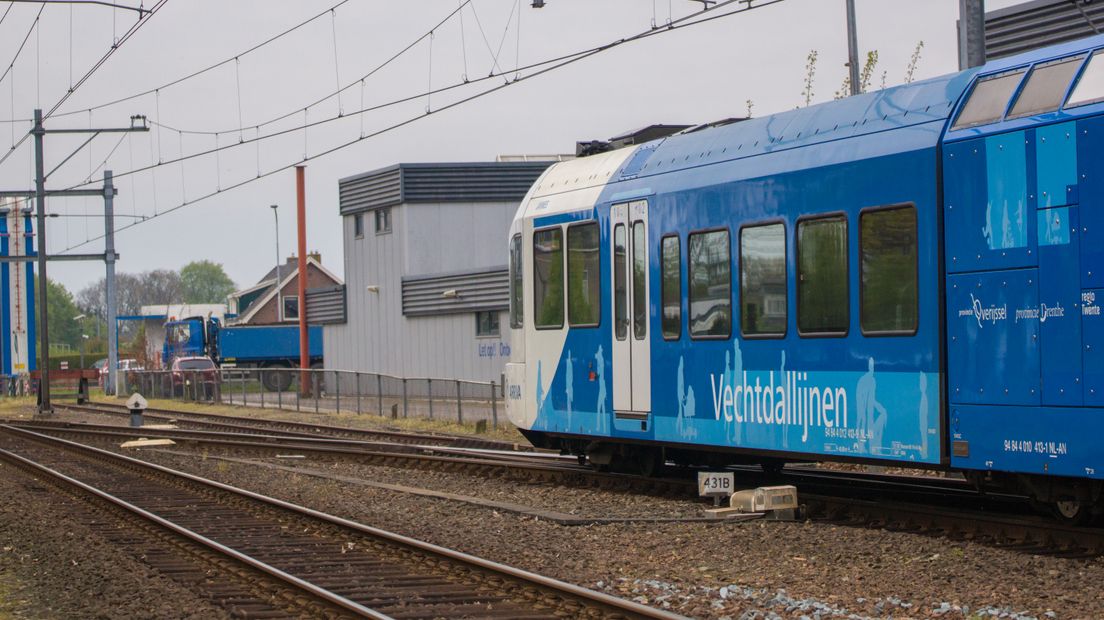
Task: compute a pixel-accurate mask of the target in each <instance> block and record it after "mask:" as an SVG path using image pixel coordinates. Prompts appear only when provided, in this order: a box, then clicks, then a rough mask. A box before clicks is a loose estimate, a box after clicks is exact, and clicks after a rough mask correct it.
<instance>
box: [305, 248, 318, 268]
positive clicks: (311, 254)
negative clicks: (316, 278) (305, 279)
mask: <svg viewBox="0 0 1104 620" xmlns="http://www.w3.org/2000/svg"><path fill="white" fill-rule="evenodd" d="M307 257H308V258H313V259H314V260H315V261H316V262H317V263H318V264H319V265H321V264H322V253H321V252H319V251H318V250H312V251H311V252H309V253H308V254H307Z"/></svg>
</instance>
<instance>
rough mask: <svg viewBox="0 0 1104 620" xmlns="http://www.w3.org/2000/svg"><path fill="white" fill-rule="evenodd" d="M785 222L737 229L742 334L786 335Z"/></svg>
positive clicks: (761, 335)
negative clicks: (738, 232) (738, 231)
mask: <svg viewBox="0 0 1104 620" xmlns="http://www.w3.org/2000/svg"><path fill="white" fill-rule="evenodd" d="M786 298H787V291H786V225H785V224H782V223H781V222H778V223H774V224H758V225H755V226H745V227H744V228H743V229H741V230H740V328H741V332H742V333H743V335H744V336H751V337H756V336H758V337H766V338H781V337H782V336H785V335H786V321H787V314H788V309H787V307H786Z"/></svg>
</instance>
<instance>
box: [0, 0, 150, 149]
mask: <svg viewBox="0 0 1104 620" xmlns="http://www.w3.org/2000/svg"><path fill="white" fill-rule="evenodd" d="M167 2H168V0H158V2H157V3H156V4H155V5H154V6H153V7H151V8H149V9H146V12H145V13H142V14H141V16H140V17H139V18H138V21H136V22H135V23H134V24H133V25H132V26H131V27H130V29H128V30H127V31H126V32H125V33H124V34H123V36H122V37H121V38H120V39H119V40H118V41H116V43H115V44H114V45H112V46H111V48H110V49H108V50H107V52H106V53H105V54H104V55H103V56H101V57H100V58H99V60H97V61H96V63H95V64H93V65H92V67H91V68H90V69H88V71H86V72H85V74H84V75H83V76H81V78H80V79H79V80H77V82H76V83H75V84H73V85H72V86H70V87H69V90H67V91H66V92H65V94H64V95H62V96H61V99H59V100H58V102H57V103H55V104H54V105H53V106H52V107H51V108H50V110H49V111H47V112H46V113H45V114H43V115H42V119H43V120H46V119H47V118H50V116H51V115H53V113H54V112H55V111H57V109H58V108H59V107H61V106H62V105H64V104H65V102H66V101H67V100H68V99H69V97H71V96H73V93H75V92H76V91H77V89H78V88H80V87H81V86H82V85H83V84H84V83H85V82H87V81H88V79H89V78H91V77H92V75H93V74H95V73H96V71H98V70H99V68H100V67H102V66H103V65H104V63H105V62H107V60H108V59H109V58H111V56H112V55H114V54H115V52H117V51H118V50H119V48H120V47H122V46H123V44H124V43H126V42H127V41H128V40H129V39H130V37H132V36H134V33H136V32H138V30H139V29H141V27H142V26H143V25H145V24H147V23H149V20H150V18H152V17H153V16H154V15H155V14H156V13H157V11H159V10H161V8H162V7H164V6H165V3H167ZM41 14H42V9H41V8H40V9H39V15H41ZM36 21H37V18H36ZM24 43H25V41H24ZM12 67H14V63H13V64H12V65H11V66H10V67H9V69H11V68H12ZM0 79H2V78H0ZM14 107H15V104H14V96H13V102H12V109H14ZM88 111H91V109H89V110H88ZM82 112H83V111H82ZM30 135H31V134H30V133H25V134H23V137H22V138H20V139H19V142H17V143H15V144H13V145H12V147H11V149H9V150H8V152H7V153H5V154H4V155H3V156H2V157H0V165H3V163H4V162H5V161H7V160H8V158H9V157H11V155H12V153H14V152H15V151H16V149H18V148H19V147H20V146H21V145H22V144H23V143H25V142H26V141H27V140H28V139H29V138H30Z"/></svg>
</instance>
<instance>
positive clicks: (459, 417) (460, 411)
mask: <svg viewBox="0 0 1104 620" xmlns="http://www.w3.org/2000/svg"><path fill="white" fill-rule="evenodd" d="M456 422H457V423H458V424H463V423H464V407H463V405H461V404H460V380H459V379H457V380H456Z"/></svg>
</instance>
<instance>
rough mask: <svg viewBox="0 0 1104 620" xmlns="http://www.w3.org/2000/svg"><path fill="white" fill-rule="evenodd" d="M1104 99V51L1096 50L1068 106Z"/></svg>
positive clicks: (1075, 87)
mask: <svg viewBox="0 0 1104 620" xmlns="http://www.w3.org/2000/svg"><path fill="white" fill-rule="evenodd" d="M1098 101H1104V52H1102V51H1096V52H1094V53H1093V55H1092V57H1091V58H1089V62H1088V64H1087V65H1085V71H1083V72H1082V73H1081V78H1080V79H1078V80H1077V86H1074V87H1073V92H1072V93H1070V98H1069V101H1067V102H1066V107H1067V108H1072V107H1074V106H1079V105H1088V104H1090V103H1096V102H1098Z"/></svg>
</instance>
